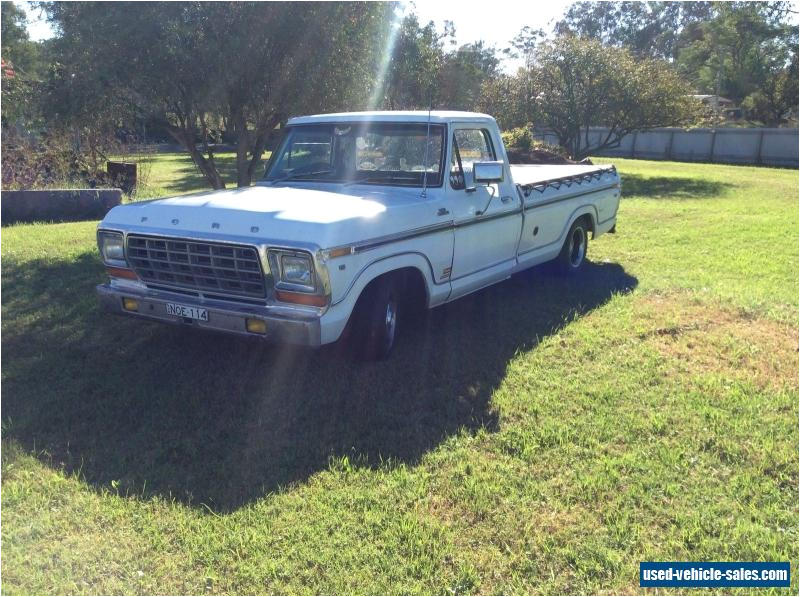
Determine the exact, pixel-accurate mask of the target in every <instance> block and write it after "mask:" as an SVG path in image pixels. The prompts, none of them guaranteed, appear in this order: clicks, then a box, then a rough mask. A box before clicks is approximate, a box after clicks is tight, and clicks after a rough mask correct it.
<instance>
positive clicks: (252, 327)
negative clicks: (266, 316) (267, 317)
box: [245, 317, 267, 334]
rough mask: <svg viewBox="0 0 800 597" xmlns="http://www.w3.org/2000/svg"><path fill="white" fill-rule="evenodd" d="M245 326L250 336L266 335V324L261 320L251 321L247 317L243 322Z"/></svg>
mask: <svg viewBox="0 0 800 597" xmlns="http://www.w3.org/2000/svg"><path fill="white" fill-rule="evenodd" d="M245 326H246V327H247V331H248V332H250V333H251V334H266V333H267V322H266V321H264V320H263V319H252V318H250V317H248V318H247V319H246V320H245Z"/></svg>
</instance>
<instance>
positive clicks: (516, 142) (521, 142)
mask: <svg viewBox="0 0 800 597" xmlns="http://www.w3.org/2000/svg"><path fill="white" fill-rule="evenodd" d="M502 137H503V145H505V146H506V149H521V150H524V151H527V150H529V149H531V148H532V147H533V132H532V131H531V128H530V126H521V127H518V128H515V129H510V130H507V131H503V133H502Z"/></svg>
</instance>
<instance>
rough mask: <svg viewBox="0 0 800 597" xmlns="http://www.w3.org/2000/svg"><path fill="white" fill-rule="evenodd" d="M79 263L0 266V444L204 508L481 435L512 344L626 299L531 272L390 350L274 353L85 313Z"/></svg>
mask: <svg viewBox="0 0 800 597" xmlns="http://www.w3.org/2000/svg"><path fill="white" fill-rule="evenodd" d="M102 279H103V274H102V268H101V267H100V264H99V263H98V262H97V259H96V256H95V255H93V254H91V253H86V254H84V255H82V256H81V257H80V258H78V259H76V260H74V261H71V262H56V263H53V262H49V263H44V262H27V263H26V264H24V265H19V264H15V263H14V262H13V261H12V260H11V259H6V260H4V261H3V291H4V292H3V324H4V326H3V327H4V329H3V338H2V348H3V350H4V356H5V359H4V362H3V405H2V406H3V419H4V421H3V422H4V438H5V439H6V440H10V441H15V442H18V443H19V444H21V445H22V446H23V447H25V448H27V449H29V450H35V451H36V452H37V454H38V455H39V457H40V459H41V460H42V461H44V462H45V463H47V464H48V465H51V466H54V467H57V468H63V469H65V470H66V471H78V470H79V471H80V473H81V475H82V476H83V478H84V479H85V480H86V481H87V482H89V483H90V484H93V485H95V486H96V487H98V488H100V487H105V488H110V487H111V484H112V482H113V483H114V485H116V486H118V487H119V488H120V491H121V492H123V493H124V492H130V493H132V494H142V493H144V494H145V495H161V496H167V497H174V498H175V499H177V500H180V501H182V502H185V503H189V504H192V505H195V506H199V504H200V503H205V504H207V505H209V507H211V508H213V509H214V510H217V511H230V510H233V509H235V508H237V507H239V506H241V505H243V504H246V503H248V502H249V501H251V500H253V499H256V498H258V497H260V496H262V495H263V494H264V493H265V492H269V491H274V490H277V489H279V488H280V487H282V486H286V485H288V484H291V483H294V482H302V481H303V480H305V479H306V478H307V477H308V476H309V475H312V474H314V473H315V472H317V471H320V470H322V469H325V468H326V467H328V466H329V463H330V461H331V458H337V457H341V456H348V458H350V460H351V461H354V460H355V461H358V462H360V463H362V464H366V465H369V466H373V465H377V464H379V463H380V462H381V461H384V460H386V459H391V460H393V461H395V462H405V463H410V464H413V463H415V462H417V461H418V460H419V459H420V457H422V456H423V455H424V454H425V453H426V452H427V451H429V450H431V449H433V448H435V447H436V446H437V445H438V444H439V443H441V442H442V441H443V440H444V439H446V438H447V437H448V436H451V435H453V434H456V433H458V432H459V431H461V430H466V431H467V432H474V431H476V430H478V429H481V428H484V429H488V430H490V431H491V430H494V429H496V428H497V425H498V423H497V417H496V414H495V413H494V412H493V411H492V407H491V405H490V402H489V401H490V397H491V394H492V392H493V390H494V389H495V388H497V387H498V385H499V384H500V383H501V382H502V380H503V378H504V376H505V372H506V367H507V364H508V362H509V360H510V359H512V358H513V357H514V355H515V353H517V352H518V351H525V350H530V349H532V348H534V347H535V346H536V345H537V343H538V341H539V340H540V339H541V338H543V337H546V336H547V335H549V334H552V333H554V332H555V331H557V330H558V329H559V328H561V327H562V326H563V325H565V322H566V321H568V320H569V319H570V318H572V317H573V316H575V315H581V314H584V313H586V312H588V311H590V310H592V309H594V308H596V307H598V306H599V305H601V304H603V303H604V302H606V301H607V300H608V299H609V298H610V297H611V296H612V295H613V294H614V293H619V292H628V291H630V290H631V289H633V288H634V287H635V286H636V279H635V278H633V277H631V276H629V275H627V274H626V273H625V272H624V270H623V269H622V268H621V267H620V266H619V265H616V264H593V263H588V264H587V268H586V271H585V272H583V273H582V274H581V276H579V277H577V278H573V279H564V278H557V277H554V276H552V275H549V274H547V273H546V272H545V271H544V270H542V269H539V268H537V269H536V270H533V271H532V272H528V273H525V274H521V275H518V276H515V277H514V278H512V279H511V280H509V281H507V282H505V283H502V284H499V285H496V286H493V287H491V288H488V289H486V290H483V291H481V292H479V293H476V294H474V295H471V296H469V297H467V298H464V299H462V300H460V301H457V302H455V303H453V304H451V305H447V306H445V307H442V308H439V309H435V310H434V311H432V312H430V313H429V314H428V315H427V316H426V317H424V318H422V319H420V320H418V321H414V322H408V324H409V325H407V326H406V328H405V334H404V335H403V336H402V337H401V339H400V341H399V344H398V346H397V348H396V351H395V353H394V354H393V356H392V358H391V360H389V361H387V362H383V363H355V362H353V361H352V360H351V359H349V358H348V357H347V356H346V355H345V354H343V349H342V347H340V346H338V345H334V346H333V347H329V348H323V349H321V350H319V351H311V350H302V349H291V348H287V347H284V346H271V345H265V344H263V343H258V342H255V341H253V342H251V341H248V340H247V339H239V338H233V337H227V336H224V335H216V334H213V335H212V334H204V333H200V332H193V331H191V330H186V329H183V328H177V327H171V326H165V325H161V324H154V323H148V322H142V321H134V320H131V319H127V318H122V317H114V316H111V315H106V314H104V313H101V312H100V311H99V309H98V308H97V305H96V302H95V298H94V287H93V285H94V284H95V283H97V282H100V281H101V280H102Z"/></svg>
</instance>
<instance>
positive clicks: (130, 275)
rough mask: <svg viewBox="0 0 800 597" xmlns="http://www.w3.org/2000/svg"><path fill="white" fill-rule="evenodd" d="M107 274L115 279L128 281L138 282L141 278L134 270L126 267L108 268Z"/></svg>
mask: <svg viewBox="0 0 800 597" xmlns="http://www.w3.org/2000/svg"><path fill="white" fill-rule="evenodd" d="M106 273H107V274H108V275H109V276H112V277H114V278H126V279H128V280H138V279H139V276H137V275H136V272H135V271H133V270H132V269H125V268H124V267H106Z"/></svg>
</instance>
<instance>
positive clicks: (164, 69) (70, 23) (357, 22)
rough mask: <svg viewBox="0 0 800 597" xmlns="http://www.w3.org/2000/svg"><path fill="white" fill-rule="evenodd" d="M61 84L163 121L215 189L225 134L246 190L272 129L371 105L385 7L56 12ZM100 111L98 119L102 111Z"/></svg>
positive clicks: (98, 7)
mask: <svg viewBox="0 0 800 597" xmlns="http://www.w3.org/2000/svg"><path fill="white" fill-rule="evenodd" d="M47 10H48V13H49V16H50V19H51V21H52V22H53V23H54V24H55V25H56V26H57V28H58V31H59V34H60V35H59V39H58V43H57V48H58V56H59V60H60V61H61V63H62V64H63V69H62V73H61V77H60V79H59V82H60V84H61V85H62V87H65V88H69V87H70V86H71V87H73V88H74V87H75V86H74V85H72V84H71V83H70V79H73V78H75V77H83V78H84V80H85V81H86V82H87V86H86V87H85V88H83V90H82V92H81V93H80V94H77V93H76V94H74V96H76V97H81V98H84V99H87V100H90V99H91V96H93V97H96V98H99V101H101V102H102V101H106V102H110V103H115V102H116V101H122V102H128V103H129V104H130V105H131V108H132V110H133V111H134V112H135V113H136V114H138V115H140V116H142V117H144V116H149V117H156V118H159V119H160V120H161V121H162V122H163V125H164V126H165V127H166V128H167V130H168V131H169V133H170V134H171V135H172V137H173V138H174V139H175V140H176V141H178V142H179V143H180V144H181V145H182V146H183V147H184V148H185V150H186V151H187V152H188V153H189V155H190V156H191V157H192V160H193V161H194V163H195V164H196V165H197V167H198V168H199V169H200V171H201V172H202V173H203V174H204V176H205V177H206V179H207V180H208V182H209V184H210V185H211V186H212V187H213V188H222V187H224V182H223V180H222V177H221V176H220V174H219V170H218V168H217V164H216V162H215V159H214V142H215V141H218V140H220V138H221V136H222V132H223V129H226V132H227V133H228V134H229V135H230V136H232V137H233V138H234V140H235V143H236V163H237V184H238V185H239V186H246V185H249V184H250V182H251V181H252V178H253V176H254V175H255V172H256V169H257V167H258V164H259V162H260V160H261V157H262V155H263V152H264V149H265V147H266V143H267V140H268V138H269V136H270V134H272V132H273V130H274V129H275V127H276V126H277V125H278V124H279V123H281V122H283V121H285V120H286V119H287V118H288V117H290V116H292V115H295V114H298V113H304V112H309V111H325V110H336V109H341V108H344V107H346V106H352V105H353V104H357V103H361V104H362V105H363V103H364V101H365V100H364V98H366V97H369V95H370V86H371V79H372V77H373V76H374V73H375V70H376V56H377V55H378V54H379V52H378V51H377V48H378V47H379V44H380V43H381V41H382V38H383V37H384V36H385V33H386V30H387V25H388V23H389V20H390V18H391V16H392V10H393V8H392V6H391V5H387V4H382V3H374V4H373V3H363V2H341V3H326V2H309V3H303V4H302V5H301V6H300V5H298V3H292V2H287V3H278V2H236V3H221V2H219V3H218V2H144V3H139V2H116V3H94V2H74V3H66V2H52V3H48V4H47ZM98 109H100V108H99V107H98Z"/></svg>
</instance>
